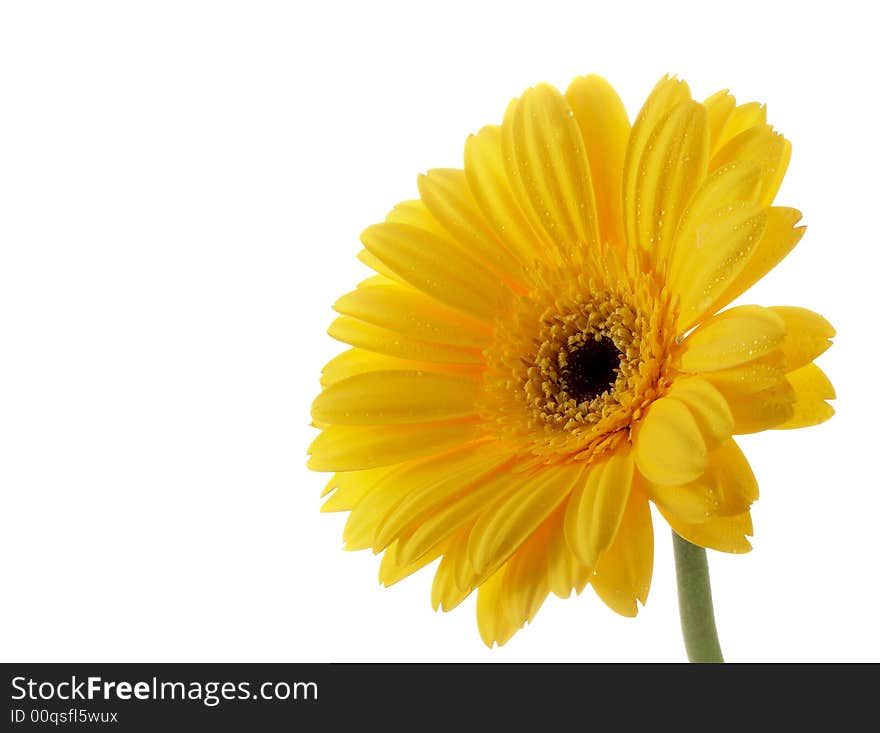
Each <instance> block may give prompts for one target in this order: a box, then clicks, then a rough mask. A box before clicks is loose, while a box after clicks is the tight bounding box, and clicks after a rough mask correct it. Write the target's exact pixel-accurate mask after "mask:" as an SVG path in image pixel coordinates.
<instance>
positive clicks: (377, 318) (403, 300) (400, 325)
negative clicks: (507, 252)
mask: <svg viewBox="0 0 880 733" xmlns="http://www.w3.org/2000/svg"><path fill="white" fill-rule="evenodd" d="M333 308H334V310H336V311H337V312H338V313H341V314H342V315H346V316H351V317H352V318H357V319H359V320H361V321H366V322H367V323H372V324H373V325H375V326H379V327H381V328H386V329H388V330H390V331H396V332H397V333H401V334H403V335H404V336H409V337H411V338H413V339H418V340H420V341H433V342H436V343H440V344H448V345H450V346H458V347H460V348H464V349H483V348H485V347H486V345H487V343H488V341H489V339H490V338H491V331H490V330H489V329H488V328H487V327H486V324H485V323H482V322H481V321H477V320H474V319H471V318H468V317H467V316H465V315H463V314H462V313H460V312H458V311H455V310H452V309H451V308H447V307H446V306H443V305H441V304H440V303H437V302H436V301H434V300H431V299H430V298H428V297H426V296H424V295H423V294H421V293H419V292H418V291H415V290H412V289H411V288H402V287H398V286H395V285H378V286H368V287H362V288H359V289H358V290H355V291H353V292H351V293H348V294H347V295H343V296H342V297H341V298H340V299H339V300H337V301H336V304H335V305H334V306H333Z"/></svg>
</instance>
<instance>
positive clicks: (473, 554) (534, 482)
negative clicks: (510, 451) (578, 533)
mask: <svg viewBox="0 0 880 733" xmlns="http://www.w3.org/2000/svg"><path fill="white" fill-rule="evenodd" d="M583 471H584V467H583V465H581V463H580V462H576V463H573V464H569V465H565V466H558V467H556V466H554V467H549V466H548V467H546V468H542V469H540V470H539V471H538V472H537V473H535V474H534V475H533V476H532V477H531V480H529V481H527V482H526V483H525V484H523V485H522V486H521V487H520V488H519V489H518V490H516V491H515V492H513V493H512V494H511V495H510V496H508V497H505V498H504V499H503V500H502V501H500V502H498V503H497V504H495V505H494V506H493V507H492V508H491V509H488V510H487V511H486V512H485V514H483V515H482V516H481V517H480V519H479V520H477V523H476V525H475V526H474V530H473V532H471V536H470V539H469V540H468V548H469V554H470V559H471V564H472V565H473V567H474V570H476V571H477V572H478V573H479V572H481V571H483V570H486V569H487V568H492V567H497V566H498V565H499V563H501V562H504V560H506V559H507V558H508V557H510V555H511V554H512V553H513V551H514V550H515V549H516V548H517V547H518V546H519V545H520V543H521V542H523V540H525V538H526V537H528V536H529V535H530V534H531V533H532V532H534V531H535V529H536V528H537V526H538V525H539V524H541V522H543V521H544V520H545V519H546V518H547V517H548V516H550V514H551V513H552V512H553V510H554V509H555V508H556V507H557V506H559V504H560V502H562V500H563V499H565V497H567V496H568V494H569V493H570V492H571V490H572V488H573V487H574V486H575V485H576V484H577V482H578V481H579V480H581V477H582V476H583Z"/></svg>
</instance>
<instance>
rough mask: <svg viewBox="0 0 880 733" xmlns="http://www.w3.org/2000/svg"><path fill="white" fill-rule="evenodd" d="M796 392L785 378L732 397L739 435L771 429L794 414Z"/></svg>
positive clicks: (731, 401)
mask: <svg viewBox="0 0 880 733" xmlns="http://www.w3.org/2000/svg"><path fill="white" fill-rule="evenodd" d="M795 399H796V397H795V392H794V390H793V389H792V387H791V385H790V384H789V383H788V381H787V380H786V379H784V378H782V379H780V381H779V382H778V383H777V384H774V385H773V386H772V387H768V388H767V389H762V390H760V391H757V392H752V393H750V394H744V395H741V396H739V397H735V398H733V399H730V402H729V404H730V411H731V413H732V414H733V423H734V425H733V430H734V433H736V434H737V435H745V434H747V433H757V432H759V431H761V430H770V429H771V428H775V427H777V426H778V425H781V424H782V423H784V422H786V421H787V420H789V419H791V417H792V416H793V415H794V402H795Z"/></svg>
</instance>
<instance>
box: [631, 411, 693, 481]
mask: <svg viewBox="0 0 880 733" xmlns="http://www.w3.org/2000/svg"><path fill="white" fill-rule="evenodd" d="M706 457H707V450H706V442H705V440H704V439H703V435H702V433H701V432H700V426H699V425H698V424H697V421H696V420H695V419H694V416H693V415H692V414H691V411H690V410H689V409H688V408H687V407H686V406H685V405H684V404H683V403H681V402H679V401H678V400H674V399H672V398H670V397H661V398H660V399H659V400H656V401H655V402H653V403H652V404H651V406H650V407H649V408H648V411H647V413H646V414H645V417H644V418H643V419H642V422H641V424H640V425H639V427H638V429H637V430H636V434H635V459H636V465H637V466H638V468H639V471H640V472H641V474H642V475H643V476H644V477H645V478H647V479H648V480H649V481H653V482H654V483H658V484H671V485H675V484H684V483H687V482H688V481H693V480H694V479H695V478H697V477H698V476H700V475H701V474H702V473H703V471H704V470H705V468H706Z"/></svg>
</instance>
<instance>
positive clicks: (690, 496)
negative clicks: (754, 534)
mask: <svg viewBox="0 0 880 733" xmlns="http://www.w3.org/2000/svg"><path fill="white" fill-rule="evenodd" d="M644 487H645V491H646V492H647V494H648V496H650V498H651V500H652V501H654V503H655V504H657V506H658V507H659V508H660V509H661V510H662V511H663V512H664V514H668V515H670V516H674V517H676V518H677V519H678V520H679V521H680V522H685V523H687V524H700V523H703V522H706V521H708V520H710V519H712V518H713V517H717V516H731V515H735V514H742V513H744V512H746V511H748V509H749V506H750V505H751V504H752V502H754V501H756V500H757V498H758V484H757V482H756V481H755V477H754V474H753V473H752V469H751V467H750V466H749V464H748V461H747V460H746V457H745V456H744V455H743V453H742V451H741V450H740V449H739V446H737V444H736V443H735V442H734V441H733V440H728V441H727V442H726V443H725V444H724V445H722V446H721V447H720V448H718V449H717V450H715V451H713V452H712V453H710V454H709V458H708V462H707V465H706V471H705V473H703V475H702V476H700V477H699V478H698V479H696V480H695V481H691V482H690V483H687V484H683V485H681V486H663V485H661V484H653V483H650V482H645V484H644Z"/></svg>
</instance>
